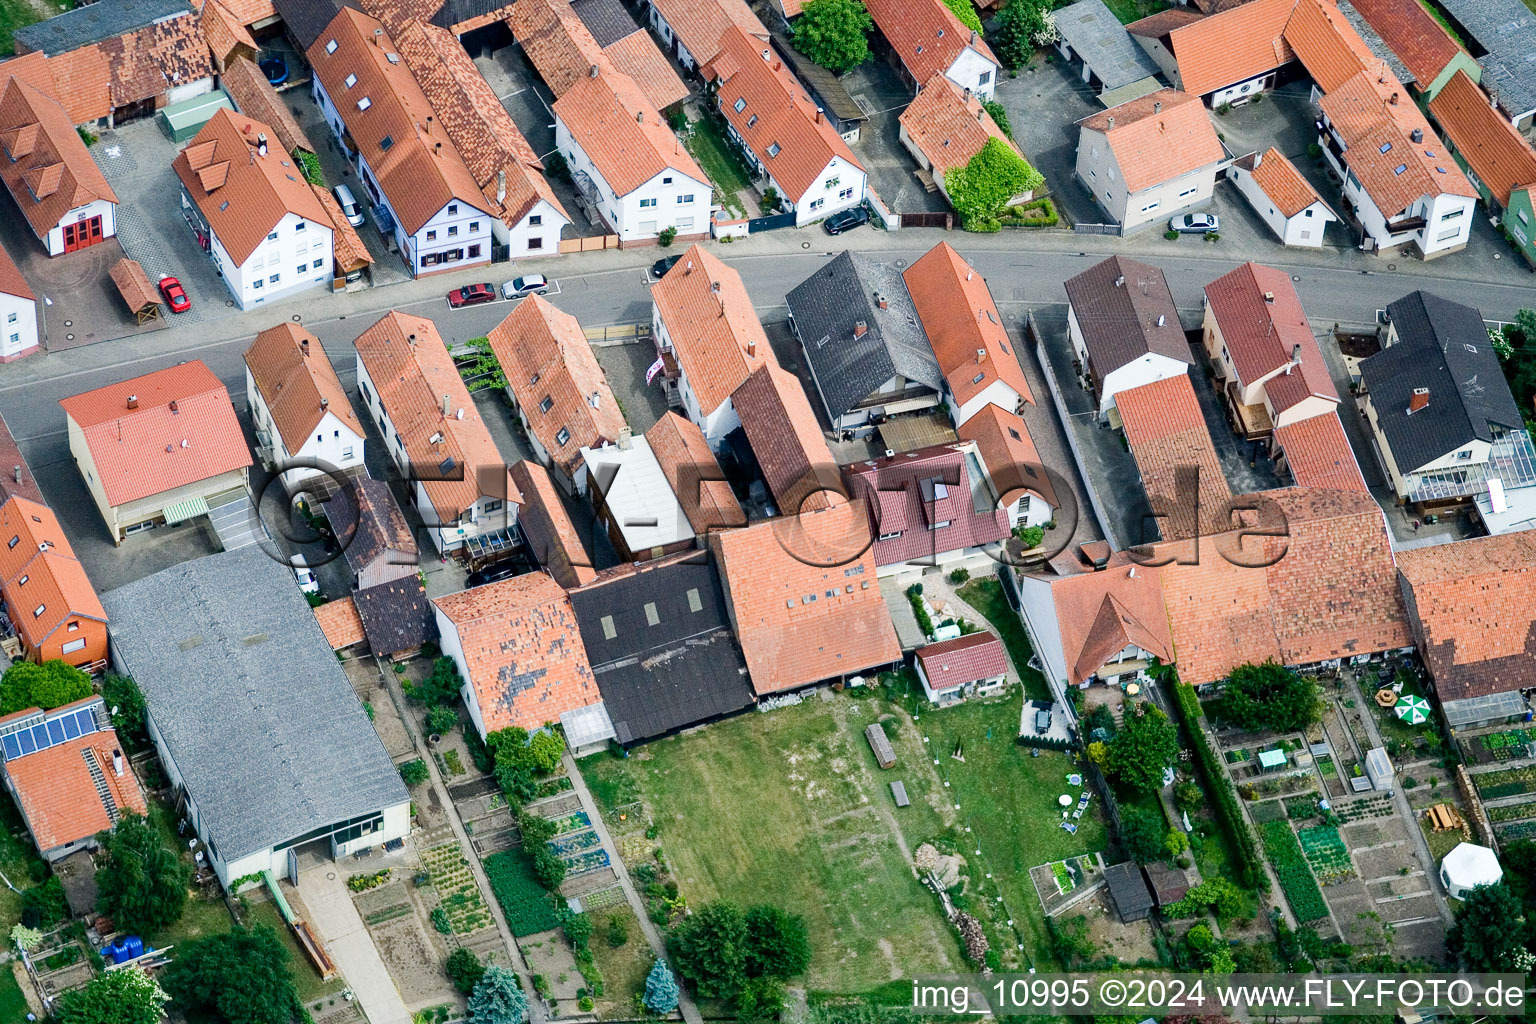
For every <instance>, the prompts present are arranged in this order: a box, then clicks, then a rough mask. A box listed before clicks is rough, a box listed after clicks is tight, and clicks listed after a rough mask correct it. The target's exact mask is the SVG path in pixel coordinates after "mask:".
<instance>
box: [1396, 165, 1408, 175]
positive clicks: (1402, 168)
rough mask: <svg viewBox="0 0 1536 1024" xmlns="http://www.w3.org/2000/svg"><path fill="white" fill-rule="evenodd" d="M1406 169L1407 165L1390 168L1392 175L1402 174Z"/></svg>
mask: <svg viewBox="0 0 1536 1024" xmlns="http://www.w3.org/2000/svg"><path fill="white" fill-rule="evenodd" d="M1407 169H1408V165H1407V164H1398V165H1397V166H1396V167H1394V168H1392V173H1393V174H1402V173H1403V172H1404V171H1406V170H1407Z"/></svg>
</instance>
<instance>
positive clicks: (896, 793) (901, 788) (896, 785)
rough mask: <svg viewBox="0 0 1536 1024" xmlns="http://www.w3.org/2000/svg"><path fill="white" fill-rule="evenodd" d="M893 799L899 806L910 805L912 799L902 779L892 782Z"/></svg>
mask: <svg viewBox="0 0 1536 1024" xmlns="http://www.w3.org/2000/svg"><path fill="white" fill-rule="evenodd" d="M891 799H893V800H895V801H896V806H897V807H910V806H911V805H912V801H911V800H910V799H908V797H907V787H906V784H905V783H903V782H902V781H901V780H900V779H897V780H896V781H895V782H893V783H891Z"/></svg>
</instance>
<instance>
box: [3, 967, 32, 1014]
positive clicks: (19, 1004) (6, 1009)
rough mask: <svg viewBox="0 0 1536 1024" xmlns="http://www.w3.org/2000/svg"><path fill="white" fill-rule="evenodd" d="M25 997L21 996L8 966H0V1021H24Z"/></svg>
mask: <svg viewBox="0 0 1536 1024" xmlns="http://www.w3.org/2000/svg"><path fill="white" fill-rule="evenodd" d="M26 1016H27V997H26V996H24V995H22V994H21V986H20V985H18V984H17V983H16V975H15V974H14V973H13V972H12V971H11V965H10V964H8V963H7V964H0V1020H15V1021H20V1020H25V1019H26Z"/></svg>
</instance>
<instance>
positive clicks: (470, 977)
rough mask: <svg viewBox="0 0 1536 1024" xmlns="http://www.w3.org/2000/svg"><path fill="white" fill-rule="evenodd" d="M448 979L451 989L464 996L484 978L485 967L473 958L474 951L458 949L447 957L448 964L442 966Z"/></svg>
mask: <svg viewBox="0 0 1536 1024" xmlns="http://www.w3.org/2000/svg"><path fill="white" fill-rule="evenodd" d="M443 969H444V970H445V971H447V973H448V977H449V979H450V980H452V981H453V987H454V988H456V989H458V990H459V991H460V992H461V993H463V994H464V995H469V993H471V992H473V991H474V990H475V986H476V985H478V984H479V983H480V979H481V978H482V977H484V976H485V965H484V964H483V963H481V962H480V958H479V957H477V956H475V953H474V950H471V949H465V948H463V947H460V948H458V949H456V950H454V951H453V952H452V953H450V954H449V955H448V962H447V963H446V964H444V965H443Z"/></svg>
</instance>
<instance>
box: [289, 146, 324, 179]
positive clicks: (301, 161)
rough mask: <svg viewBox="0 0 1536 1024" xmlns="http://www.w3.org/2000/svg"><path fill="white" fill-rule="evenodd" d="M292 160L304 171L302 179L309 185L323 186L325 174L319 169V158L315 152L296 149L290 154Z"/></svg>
mask: <svg viewBox="0 0 1536 1024" xmlns="http://www.w3.org/2000/svg"><path fill="white" fill-rule="evenodd" d="M291 155H292V156H293V162H294V163H296V164H298V165H299V169H300V170H302V171H303V172H304V180H305V181H307V182H309V183H310V184H311V185H319V186H320V187H321V188H325V174H324V173H323V172H322V171H321V170H320V158H319V157H317V156H315V154H313V153H310V152H307V151H305V150H302V149H296V150H294V151H293V153H292V154H291Z"/></svg>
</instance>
